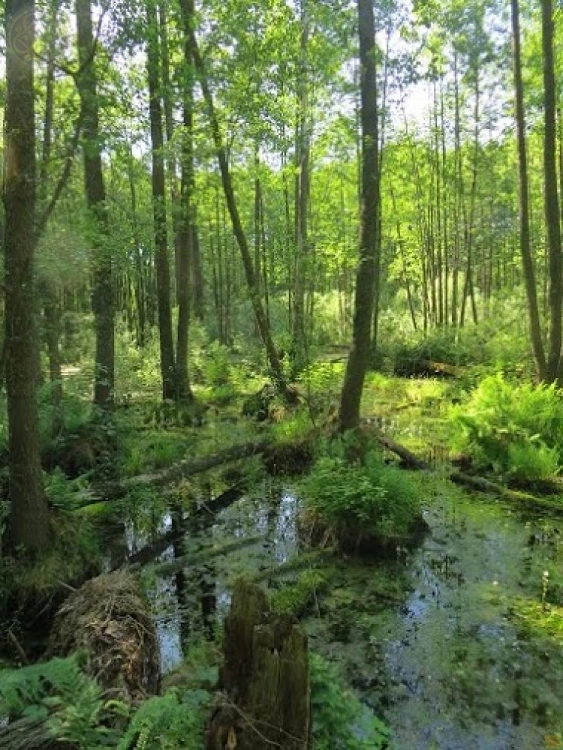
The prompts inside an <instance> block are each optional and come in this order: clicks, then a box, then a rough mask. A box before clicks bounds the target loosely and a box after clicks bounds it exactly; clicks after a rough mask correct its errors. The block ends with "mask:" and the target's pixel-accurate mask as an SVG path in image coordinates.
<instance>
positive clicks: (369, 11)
mask: <svg viewBox="0 0 563 750" xmlns="http://www.w3.org/2000/svg"><path fill="white" fill-rule="evenodd" d="M358 20H359V36H360V65H361V82H360V94H361V122H362V183H361V189H362V208H361V225H360V262H359V266H358V271H357V275H356V298H355V309H354V328H353V333H352V348H351V350H350V355H349V357H348V363H347V366H346V374H345V376H344V385H343V387H342V393H341V397H340V412H339V427H340V430H341V431H344V430H349V429H353V428H356V427H357V426H358V423H359V420H360V402H361V398H362V391H363V386H364V379H365V373H366V369H367V364H368V356H369V347H370V334H371V320H372V314H373V298H374V290H375V286H376V269H377V257H376V255H377V231H378V226H379V215H378V214H379V139H378V107H377V78H376V71H375V22H374V14H373V1H372V0H358Z"/></svg>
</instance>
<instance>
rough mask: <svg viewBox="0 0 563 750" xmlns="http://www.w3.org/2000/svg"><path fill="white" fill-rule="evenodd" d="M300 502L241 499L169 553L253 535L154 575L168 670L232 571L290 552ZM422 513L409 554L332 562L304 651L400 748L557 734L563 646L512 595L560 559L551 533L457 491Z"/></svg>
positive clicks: (482, 749)
mask: <svg viewBox="0 0 563 750" xmlns="http://www.w3.org/2000/svg"><path fill="white" fill-rule="evenodd" d="M298 506H299V504H298V500H297V499H296V498H295V496H294V495H293V494H292V493H291V492H290V491H287V490H281V491H280V490H278V491H275V490H274V491H272V492H270V493H267V492H265V493H264V495H263V496H262V497H256V496H253V497H249V496H246V497H243V498H241V499H240V500H238V501H237V502H236V503H234V504H233V505H231V506H230V507H228V508H226V509H224V510H222V511H221V512H220V513H219V514H218V515H217V516H215V517H212V518H209V517H208V518H207V521H206V522H205V523H201V524H199V525H198V524H197V523H196V524H195V525H191V526H190V525H189V524H188V525H186V526H185V527H184V530H183V532H182V535H181V538H180V539H179V540H177V541H176V543H175V544H171V545H169V547H168V549H167V550H166V551H165V552H163V554H162V555H161V559H168V558H170V559H178V558H180V557H183V556H184V555H187V554H190V552H191V551H194V550H201V549H202V547H207V546H211V547H217V546H220V545H222V544H224V543H225V542H227V541H231V542H232V541H233V540H236V539H240V540H245V539H251V538H253V537H254V536H255V535H260V537H261V541H259V542H257V543H253V544H252V545H251V546H247V547H244V548H241V549H240V550H235V551H233V552H230V553H229V554H228V555H226V556H224V557H218V558H214V559H213V560H212V561H209V562H208V563H206V564H200V565H199V566H190V567H189V566H184V567H183V568H182V569H181V570H180V571H178V572H177V573H176V574H174V575H172V576H170V577H168V578H164V579H158V580H157V581H156V582H155V583H154V584H153V585H152V588H151V597H152V598H153V601H154V608H155V611H156V612H158V613H159V616H158V619H157V627H158V632H159V637H160V640H161V646H162V655H163V662H164V667H165V669H170V668H172V667H173V666H175V665H176V664H177V663H178V662H179V661H181V659H182V653H183V650H185V649H186V647H187V645H188V644H189V643H190V642H193V640H194V638H196V637H197V638H199V637H202V636H203V637H208V638H209V637H213V633H214V629H215V628H216V626H217V624H218V623H220V622H221V621H222V619H223V617H224V615H225V614H226V611H227V609H228V606H229V604H230V591H231V586H232V583H233V581H234V580H235V579H236V578H237V577H238V576H239V575H243V574H247V575H248V574H250V575H255V574H257V573H258V572H259V571H266V574H267V573H268V571H269V570H270V568H272V569H273V570H275V568H276V567H278V566H279V565H281V564H283V563H285V562H287V561H290V560H291V559H292V558H293V557H294V556H295V555H296V554H298V552H299V540H298V533H297V524H296V516H297V512H298ZM426 518H427V521H428V523H429V525H430V528H431V532H430V534H429V535H428V536H427V537H426V539H425V540H424V542H423V544H422V546H421V547H420V548H419V549H418V550H417V551H416V552H414V553H412V554H410V555H408V556H407V557H406V558H405V557H404V556H401V557H399V558H398V559H397V560H389V561H382V562H379V563H378V564H365V563H358V562H354V561H352V560H346V561H344V560H338V559H337V560H335V561H334V570H331V571H330V575H331V576H332V578H331V582H332V583H331V588H330V591H329V592H328V594H327V595H326V596H325V597H324V598H322V599H321V600H320V602H319V610H320V616H318V617H311V618H310V619H309V620H308V621H307V622H306V627H307V629H308V632H309V635H310V640H311V647H312V648H314V649H316V650H317V651H320V652H321V653H323V654H324V655H325V656H327V657H328V658H329V659H330V660H331V661H332V662H334V663H335V664H337V665H338V666H339V667H340V668H341V671H342V672H343V674H344V675H345V677H346V678H347V680H348V681H349V682H350V684H352V685H354V686H355V687H356V688H357V689H358V691H359V692H360V694H361V695H362V697H363V699H364V700H365V702H366V704H367V705H369V706H370V707H373V708H374V710H375V711H376V712H377V713H378V714H380V715H383V716H384V718H385V719H386V720H387V721H388V722H389V724H390V725H391V727H392V729H393V735H394V744H393V749H394V750H429V749H430V748H432V749H433V750H470V749H471V750H474V749H475V750H535V748H538V749H539V748H541V747H543V746H544V738H545V736H546V735H547V734H549V733H550V731H552V732H553V731H554V728H555V731H556V730H557V721H558V712H559V711H560V709H561V704H562V701H561V684H563V653H561V648H560V647H559V646H557V645H556V644H555V645H554V644H553V643H551V645H550V643H549V642H548V641H546V640H545V639H544V640H539V639H538V638H537V637H536V636H533V635H531V634H530V633H527V634H525V633H523V632H522V630H521V629H520V628H519V627H518V625H517V623H516V622H515V620H514V618H513V617H512V616H511V603H512V602H514V600H515V597H529V598H531V599H532V600H534V601H538V597H539V596H540V587H541V575H542V571H543V570H545V569H546V567H554V566H555V567H557V566H558V567H559V569H561V560H560V558H559V556H558V555H559V546H558V544H557V543H556V542H557V540H558V537H557V539H556V538H555V535H554V534H555V532H554V533H553V534H551V536H549V535H548V536H547V537H546V534H545V532H544V531H542V528H543V527H544V526H545V524H543V522H541V521H540V520H531V521H529V522H528V523H524V522H523V521H522V520H521V519H520V518H517V517H515V516H514V515H513V514H512V513H511V511H510V510H509V509H507V508H504V507H502V506H500V505H499V504H498V503H493V502H486V501H484V500H482V499H479V500H474V499H471V498H468V497H465V496H462V495H460V494H459V493H456V494H455V496H453V497H451V498H450V497H442V498H439V499H438V500H436V501H435V503H434V504H433V506H432V507H431V508H429V509H428V511H427V514H426ZM164 523H166V522H164ZM170 523H171V525H174V524H173V523H172V521H171V522H170ZM182 523H186V522H185V520H184V519H182ZM190 523H192V524H193V522H190ZM531 539H533V542H532V543H531V542H530V540H531ZM554 540H555V541H554ZM264 578H265V580H266V585H270V584H272V583H273V577H272V581H268V576H267V575H264Z"/></svg>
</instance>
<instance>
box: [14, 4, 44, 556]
mask: <svg viewBox="0 0 563 750" xmlns="http://www.w3.org/2000/svg"><path fill="white" fill-rule="evenodd" d="M34 13H35V3H34V2H33V0H9V1H8V2H7V3H6V16H5V19H6V39H7V44H6V115H5V130H4V133H5V136H4V137H5V141H4V144H5V151H4V153H5V165H4V169H5V172H4V196H3V198H4V209H5V214H6V226H5V237H4V286H5V301H6V308H5V326H6V328H5V336H6V340H5V346H6V392H7V402H8V447H9V459H8V460H9V480H10V501H11V514H10V533H11V543H12V545H13V548H14V549H15V550H16V551H18V550H22V551H23V552H25V553H31V554H33V553H41V552H43V551H45V550H46V549H47V547H48V545H49V537H50V533H49V511H48V506H47V499H46V496H45V494H44V491H43V482H42V475H41V460H40V447H39V420H38V413H37V398H36V396H37V394H36V380H35V377H36V371H35V363H36V352H37V347H38V338H37V331H36V321H35V314H34V294H33V292H34V277H33V259H34V245H35V226H34V224H35V208H36V185H35V180H36V161H35V107H34V96H35V93H34V86H33V83H34V75H33V62H34V55H35V53H34V50H33V44H34V40H35V25H34ZM16 39H17V42H18V43H17V45H16V44H15V40H16Z"/></svg>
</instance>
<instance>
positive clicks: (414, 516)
mask: <svg viewBox="0 0 563 750" xmlns="http://www.w3.org/2000/svg"><path fill="white" fill-rule="evenodd" d="M301 488H302V492H303V496H304V499H305V509H306V510H305V521H306V524H307V525H308V526H309V527H310V528H311V529H312V534H311V540H312V541H313V542H315V541H317V542H319V541H320V540H321V539H324V540H325V541H327V540H329V539H332V540H334V541H335V542H336V544H337V545H338V546H340V547H341V548H343V549H344V550H347V551H357V552H361V551H366V552H369V551H371V552H375V551H376V550H377V549H383V548H385V546H386V544H387V543H388V542H392V541H394V540H398V539H402V538H405V537H408V536H409V535H410V534H411V533H412V532H413V530H414V529H417V528H420V523H421V505H420V496H419V492H418V488H417V486H416V485H415V484H414V482H413V481H412V479H411V478H410V477H409V476H408V475H407V474H405V473H404V472H403V471H402V470H401V469H399V468H397V467H392V466H387V465H386V464H385V463H384V462H383V459H382V457H381V454H380V453H378V452H376V451H374V450H371V451H368V452H367V453H366V455H365V457H364V458H363V460H362V461H361V462H358V463H350V462H349V461H348V460H346V458H345V457H343V456H342V455H334V454H333V455H330V454H329V455H323V456H321V457H320V458H319V459H318V460H317V462H316V463H315V465H314V467H313V469H312V471H311V473H310V474H309V475H308V476H307V477H306V478H305V479H304V480H303V481H302V483H301Z"/></svg>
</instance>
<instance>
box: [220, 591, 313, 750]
mask: <svg viewBox="0 0 563 750" xmlns="http://www.w3.org/2000/svg"><path fill="white" fill-rule="evenodd" d="M224 644H225V645H224V651H225V664H224V666H223V668H222V669H221V673H220V676H219V687H220V688H221V689H222V690H223V691H224V692H225V694H226V695H227V696H228V698H229V700H228V702H225V703H224V704H223V705H221V706H220V707H219V708H218V710H217V711H216V713H215V714H214V716H213V718H212V720H211V724H210V727H209V732H208V741H207V750H215V749H216V748H217V747H225V746H226V747H236V748H237V750H271V748H272V747H283V748H284V749H285V750H307V748H308V746H309V733H310V697H309V653H308V643H307V636H306V635H305V633H304V631H303V630H302V628H301V627H300V625H299V624H297V623H296V622H294V621H293V620H292V618H288V617H280V616H277V615H274V614H272V613H271V611H270V608H269V604H268V600H267V598H266V594H265V593H264V592H263V591H262V589H260V587H258V586H256V585H255V584H251V583H248V582H246V581H242V580H239V581H237V582H236V584H235V587H234V592H233V600H232V604H231V610H230V612H229V615H228V616H227V618H226V621H225V641H224ZM223 738H226V739H227V741H231V744H230V745H228V744H227V745H225V744H223V745H221V744H218V743H220V742H221V740H222V739H223Z"/></svg>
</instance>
